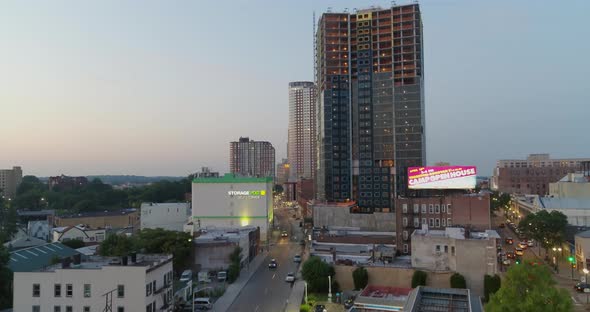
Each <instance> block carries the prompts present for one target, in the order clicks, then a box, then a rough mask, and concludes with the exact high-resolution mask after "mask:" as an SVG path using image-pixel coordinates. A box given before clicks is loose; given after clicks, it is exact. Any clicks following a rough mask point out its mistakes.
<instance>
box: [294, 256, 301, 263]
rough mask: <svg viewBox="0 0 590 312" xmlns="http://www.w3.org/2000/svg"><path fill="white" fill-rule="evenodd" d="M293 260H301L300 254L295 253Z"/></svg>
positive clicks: (297, 261)
mask: <svg viewBox="0 0 590 312" xmlns="http://www.w3.org/2000/svg"><path fill="white" fill-rule="evenodd" d="M293 262H296V263H299V262H301V256H300V255H295V257H293Z"/></svg>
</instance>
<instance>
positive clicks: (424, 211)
mask: <svg viewBox="0 0 590 312" xmlns="http://www.w3.org/2000/svg"><path fill="white" fill-rule="evenodd" d="M422 213H426V204H422Z"/></svg>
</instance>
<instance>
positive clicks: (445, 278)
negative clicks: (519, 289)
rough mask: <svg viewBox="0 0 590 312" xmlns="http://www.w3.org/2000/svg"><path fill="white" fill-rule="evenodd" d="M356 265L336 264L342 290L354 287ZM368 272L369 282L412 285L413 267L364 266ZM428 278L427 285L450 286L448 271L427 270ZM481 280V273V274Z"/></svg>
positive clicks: (403, 285) (400, 285)
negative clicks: (353, 273)
mask: <svg viewBox="0 0 590 312" xmlns="http://www.w3.org/2000/svg"><path fill="white" fill-rule="evenodd" d="M356 268H357V267H355V266H346V265H336V266H334V270H335V271H336V280H337V281H338V283H339V284H340V288H341V289H342V290H350V289H353V288H354V281H353V279H352V271H354V270H355V269H356ZM365 268H366V269H367V272H368V273H369V284H372V285H382V286H393V287H408V288H409V287H412V275H413V274H414V271H415V270H414V269H409V268H392V267H365ZM427 273H428V278H427V280H426V284H427V286H432V287H444V288H447V287H450V278H451V275H452V273H450V272H427ZM482 280H483V275H482Z"/></svg>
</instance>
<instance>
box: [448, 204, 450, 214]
mask: <svg viewBox="0 0 590 312" xmlns="http://www.w3.org/2000/svg"><path fill="white" fill-rule="evenodd" d="M447 214H451V204H448V205H447Z"/></svg>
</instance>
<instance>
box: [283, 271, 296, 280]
mask: <svg viewBox="0 0 590 312" xmlns="http://www.w3.org/2000/svg"><path fill="white" fill-rule="evenodd" d="M285 282H289V283H293V282H295V273H293V272H289V273H287V277H285Z"/></svg>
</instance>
